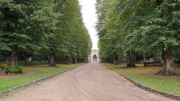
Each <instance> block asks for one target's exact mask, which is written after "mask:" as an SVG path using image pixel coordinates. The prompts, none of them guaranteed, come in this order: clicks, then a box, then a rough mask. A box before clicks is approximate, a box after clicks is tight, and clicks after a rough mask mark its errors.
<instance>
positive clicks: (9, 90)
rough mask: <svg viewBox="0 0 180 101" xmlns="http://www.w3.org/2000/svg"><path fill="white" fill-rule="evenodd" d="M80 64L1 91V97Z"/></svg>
mask: <svg viewBox="0 0 180 101" xmlns="http://www.w3.org/2000/svg"><path fill="white" fill-rule="evenodd" d="M86 64H87V63H85V64H82V65H80V66H83V65H86ZM80 66H77V67H74V68H71V69H68V70H65V71H61V72H59V73H55V74H52V75H49V76H46V77H43V78H40V79H37V80H34V81H31V82H28V83H25V84H22V85H19V86H16V87H13V88H10V89H8V90H5V91H2V92H0V99H1V97H6V96H8V95H9V94H10V93H12V92H15V91H17V90H19V89H21V88H25V87H27V86H31V85H33V84H35V83H39V82H41V81H44V80H47V79H50V78H52V77H55V76H57V75H59V74H62V73H64V72H67V71H70V70H73V69H76V68H78V67H80Z"/></svg>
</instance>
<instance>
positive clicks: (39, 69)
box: [0, 63, 83, 92]
mask: <svg viewBox="0 0 180 101" xmlns="http://www.w3.org/2000/svg"><path fill="white" fill-rule="evenodd" d="M80 65H83V63H81V64H80V63H79V64H70V65H62V64H58V65H57V66H58V67H56V68H52V67H48V66H47V65H37V66H27V67H24V68H23V74H19V75H3V76H2V75H0V92H2V91H5V90H8V89H10V88H13V87H16V86H20V85H23V84H26V83H28V82H32V81H35V80H38V79H40V78H44V77H47V76H49V75H53V74H56V73H60V72H63V71H66V70H69V69H72V68H75V67H78V66H80Z"/></svg>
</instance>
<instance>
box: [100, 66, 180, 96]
mask: <svg viewBox="0 0 180 101" xmlns="http://www.w3.org/2000/svg"><path fill="white" fill-rule="evenodd" d="M103 65H105V66H107V67H108V68H110V69H112V70H114V71H116V72H117V73H119V74H122V75H123V76H125V77H128V78H130V79H132V80H134V81H137V82H139V83H141V84H143V85H145V86H148V87H151V88H154V89H157V90H159V91H163V92H167V93H171V94H175V95H178V96H180V76H159V75H155V74H156V73H157V72H158V71H160V70H161V69H162V67H143V65H142V64H137V65H136V66H137V67H135V68H128V67H126V64H120V65H113V64H107V63H103ZM177 71H178V72H180V68H177Z"/></svg>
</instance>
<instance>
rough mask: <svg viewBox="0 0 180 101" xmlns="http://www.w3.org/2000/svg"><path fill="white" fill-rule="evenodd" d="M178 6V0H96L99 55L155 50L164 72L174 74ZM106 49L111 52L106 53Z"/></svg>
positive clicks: (107, 56)
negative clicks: (160, 56) (160, 57)
mask: <svg viewBox="0 0 180 101" xmlns="http://www.w3.org/2000/svg"><path fill="white" fill-rule="evenodd" d="M179 8H180V3H179V1H178V0H113V1H111V0H97V13H98V23H97V27H96V28H97V30H98V34H99V38H100V40H99V48H100V57H101V58H104V59H107V58H109V57H113V53H116V55H117V57H121V56H122V55H123V54H125V52H128V51H131V50H135V51H139V52H153V51H158V52H159V53H160V54H161V53H162V59H163V61H164V71H163V74H165V75H166V74H167V75H169V74H170V75H171V74H175V67H176V66H175V64H174V63H173V61H172V59H173V58H172V57H173V55H172V54H173V52H175V51H176V54H177V53H178V50H179V45H180V44H179V43H180V38H179V31H180V30H179V26H180V23H179V21H180V17H179V13H180V11H179ZM108 51H110V52H109V53H111V54H108V55H107V54H105V52H107V53H108ZM170 61H171V62H170Z"/></svg>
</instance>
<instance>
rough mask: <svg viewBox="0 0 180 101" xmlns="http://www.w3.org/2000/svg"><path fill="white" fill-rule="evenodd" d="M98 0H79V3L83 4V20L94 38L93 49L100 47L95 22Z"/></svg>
mask: <svg viewBox="0 0 180 101" xmlns="http://www.w3.org/2000/svg"><path fill="white" fill-rule="evenodd" d="M95 3H96V0H79V4H80V5H81V11H82V16H83V21H84V24H85V26H86V28H87V29H88V31H89V34H90V36H91V40H92V44H93V46H92V49H98V48H97V43H98V36H97V32H96V29H95V24H96V21H97V18H96V14H95V13H96V10H95Z"/></svg>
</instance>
